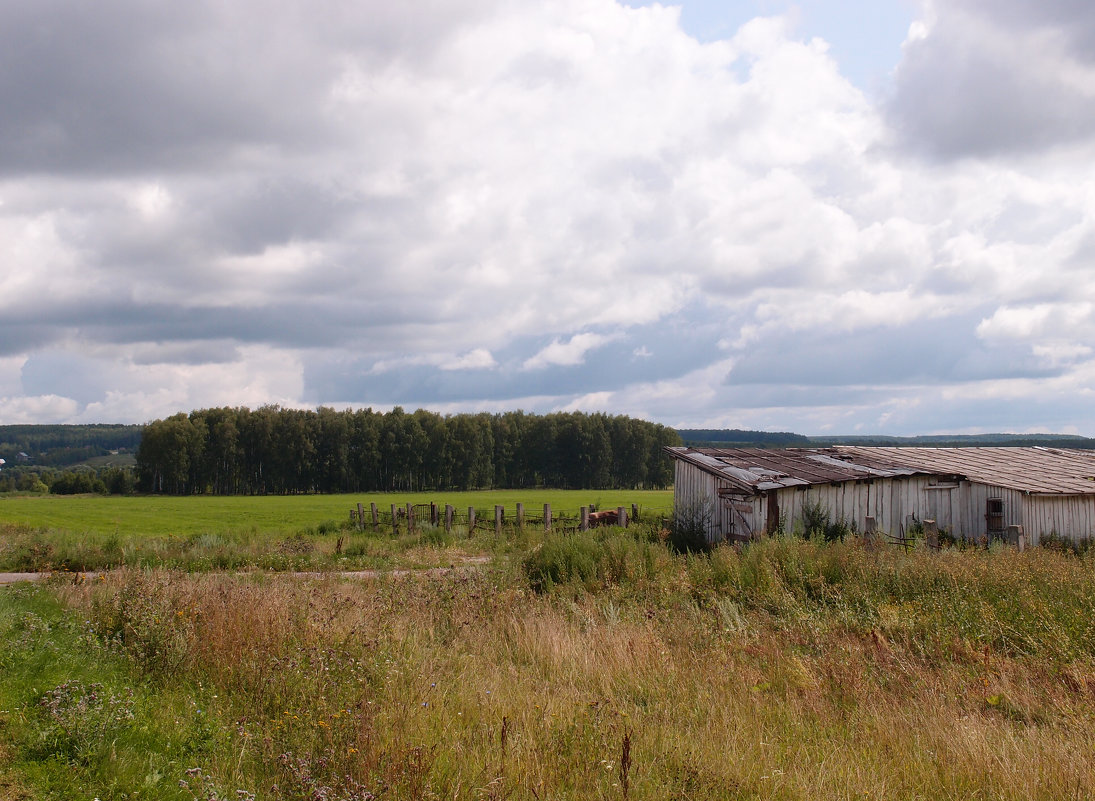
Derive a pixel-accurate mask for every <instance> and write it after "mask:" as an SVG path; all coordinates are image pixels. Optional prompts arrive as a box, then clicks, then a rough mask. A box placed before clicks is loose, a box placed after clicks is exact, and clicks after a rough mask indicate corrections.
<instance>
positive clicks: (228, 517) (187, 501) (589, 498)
mask: <svg viewBox="0 0 1095 801" xmlns="http://www.w3.org/2000/svg"><path fill="white" fill-rule="evenodd" d="M370 502H375V503H376V504H377V506H379V507H380V508H381V509H384V510H386V509H388V508H389V506H390V505H391V504H393V503H394V504H396V505H398V506H403V505H404V504H407V503H430V502H436V503H438V504H441V505H444V504H452V505H453V506H455V507H456V508H457V509H461V510H464V511H466V510H467V508H468V507H469V506H474V507H476V508H477V509H479V510H485V509H493V508H494V506H495V505H496V504H502V505H504V506H505V507H506V510H507V514H512V513H513V510H514V509H515V508H516V505H517V504H518V503H523V504H525V509H526V511H527V512H528V513H529V514H539V513H540V512H541V511H542V509H543V505H544V504H545V503H550V504H551V506H552V513H553V514H554V515H576V514H577V513H578V510H579V509H580V508H581V507H582V506H585V505H589V504H596V505H597V506H598V507H599V508H602V509H607V508H613V507H616V506H620V505H623V506H626V507H628V508H629V509H630V507H631V504H638V505H639V507H640V508H641V510H642V511H643V512H645V513H649V514H652V515H662V514H669V511H670V509H671V508H672V506H673V491H672V490H653V491H646V490H499V491H482V492H449V493H442V492H431V493H390V494H378V495H264V496H215V495H196V496H188V497H181V498H180V497H172V496H155V495H149V496H129V497H105V496H98V495H81V496H61V495H10V496H0V523H9V524H16V525H20V526H30V527H33V528H47V529H59V530H64V531H70V532H77V533H85V532H86V533H90V534H105V535H111V534H114V535H119V536H133V535H145V534H148V535H184V536H185V535H190V534H205V533H209V534H232V533H239V532H256V531H257V532H265V533H270V534H291V533H293V532H297V531H300V530H302V529H307V528H310V527H315V526H317V525H319V524H320V523H323V522H326V521H336V522H341V521H343V520H347V519H349V515H350V509H352V508H354V507H356V505H357V504H358V503H363V504H365V507H366V508H368V506H369V503H370Z"/></svg>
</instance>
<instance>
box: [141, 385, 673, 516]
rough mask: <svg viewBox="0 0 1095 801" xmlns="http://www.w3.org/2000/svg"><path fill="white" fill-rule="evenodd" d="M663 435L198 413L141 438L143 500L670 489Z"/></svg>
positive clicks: (659, 429) (668, 438) (522, 423)
mask: <svg viewBox="0 0 1095 801" xmlns="http://www.w3.org/2000/svg"><path fill="white" fill-rule="evenodd" d="M680 443H681V440H680V437H679V436H678V435H677V432H676V431H674V430H673V429H671V428H666V427H665V426H661V425H657V424H654V423H648V422H646V421H644V420H637V419H634V418H630V417H625V416H609V415H605V414H583V413H579V412H574V413H569V414H564V413H557V414H547V415H534V414H526V413H524V412H505V413H502V414H486V413H483V414H457V415H446V416H442V415H440V414H436V413H434V412H429V411H425V410H422V409H419V410H418V411H415V412H413V413H407V412H405V411H404V410H403V409H402V408H400V407H396V408H395V409H393V410H392V411H390V412H387V413H381V412H374V411H373V410H372V409H363V410H359V411H350V410H347V411H335V410H334V409H330V408H324V407H321V408H319V409H317V410H315V411H311V410H300V409H282V408H280V407H277V406H264V407H261V408H259V409H256V410H254V411H252V410H250V409H247V408H227V407H224V408H216V409H202V410H200V411H195V412H191V413H190V414H184V413H180V414H176V415H174V416H172V417H168V418H167V419H164V420H157V421H155V422H153V423H149V424H148V425H146V426H145V429H144V436H143V437H142V439H141V444H140V448H139V449H138V451H137V482H138V489H139V490H140V491H142V492H153V493H166V494H172V495H191V494H206V493H209V494H216V495H247V494H251V495H265V494H287V493H310V492H323V493H328V492H379V491H400V490H445V489H453V490H466V489H480V488H525V487H553V488H559V489H571V488H573V489H577V488H581V489H602V488H603V489H608V488H628V489H631V488H636V489H637V488H659V487H668V486H670V485H671V484H672V483H673V469H672V466H671V464H670V460H669V458H668V457H667V456H666V454H665V453H664V451H663V450H662V448H663V447H664V446H666V445H679V444H680Z"/></svg>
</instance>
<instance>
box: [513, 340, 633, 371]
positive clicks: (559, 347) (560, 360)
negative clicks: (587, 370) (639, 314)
mask: <svg viewBox="0 0 1095 801" xmlns="http://www.w3.org/2000/svg"><path fill="white" fill-rule="evenodd" d="M619 338H620V335H619V334H610V335H606V334H592V333H585V334H575V335H574V336H572V337H571V338H570V339H569V340H567V341H566V342H563V341H561V340H559V339H555V340H552V342H551V344H550V345H548V346H546V347H544V348H543V349H542V350H540V352H539V353H537V354H536V355H535V356H532V357H531V358H529V359H526V360H525V363H524V364H523V365H522V367H523V369H525V370H540V369H543V368H544V367H550V366H561V367H573V366H574V365H578V364H582V363H583V362H585V358H586V354H587V353H588V352H589V351H591V350H593V349H595V348H599V347H601V346H602V345H605V344H607V343H609V342H612V341H614V340H617V339H619Z"/></svg>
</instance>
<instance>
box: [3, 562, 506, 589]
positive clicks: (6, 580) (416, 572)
mask: <svg viewBox="0 0 1095 801" xmlns="http://www.w3.org/2000/svg"><path fill="white" fill-rule="evenodd" d="M489 562H490V557H489V556H472V557H469V558H468V559H465V560H463V561H461V562H460V564H453V565H449V566H448V567H423V568H407V567H394V568H391V569H389V570H297V571H293V572H284V573H283V572H277V571H272V570H255V571H252V572H237V573H235V575H237V576H252V575H264V576H294V577H295V578H330V577H336V576H337V577H339V578H349V579H377V578H381V577H382V576H389V577H402V576H444V575H447V574H449V573H458V572H461V571H467V570H478V569H479V568H480V567H482V566H483V565H485V564H488V563H489ZM209 572H219V571H209ZM52 575H53V573H0V586H5V585H7V584H17V583H18V582H20V581H44V580H45V579H48V578H50V577H51V576H52ZM60 575H63V576H66V577H69V578H71V579H72V580H73V581H90V580H92V579H95V578H98V577H99V576H100V575H103V571H97V570H89V571H87V572H85V573H75V572H73V573H62V574H60Z"/></svg>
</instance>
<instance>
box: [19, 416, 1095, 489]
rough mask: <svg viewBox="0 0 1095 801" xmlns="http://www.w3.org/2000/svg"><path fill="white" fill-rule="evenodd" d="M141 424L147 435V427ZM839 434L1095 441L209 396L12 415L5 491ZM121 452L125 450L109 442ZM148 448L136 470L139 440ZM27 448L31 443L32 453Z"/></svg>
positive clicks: (436, 466) (533, 483) (480, 476)
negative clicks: (146, 413) (114, 421)
mask: <svg viewBox="0 0 1095 801" xmlns="http://www.w3.org/2000/svg"><path fill="white" fill-rule="evenodd" d="M142 435H143V437H142ZM682 442H683V444H686V445H690V446H694V447H702V446H709V447H722V448H741V447H748V448H796V447H798V448H800V447H825V446H829V445H888V446H905V447H911V446H921V447H972V446H982V447H987V446H1001V445H1012V446H1030V445H1042V446H1048V447H1059V448H1089V449H1090V448H1095V439H1091V438H1088V437H1078V436H1073V435H1066V434H973V435H930V436H918V437H890V436H884V435H860V436H826V437H807V436H803V435H802V434H794V433H790V432H772V431H750V430H745V429H680V430H679V431H674V430H673V429H670V428H666V427H665V426H660V425H656V424H653V423H648V422H645V421H642V420H636V419H632V418H629V417H624V416H610V415H606V414H582V413H573V414H563V413H558V414H547V415H534V414H526V413H524V412H506V413H503V414H460V415H449V416H442V415H438V414H436V413H433V412H427V411H424V410H419V411H416V412H413V413H407V412H405V411H404V410H403V409H401V408H396V409H393V410H392V411H391V412H387V413H382V412H374V411H372V410H371V409H364V410H360V411H356V412H355V411H349V410H347V411H341V412H338V411H335V410H333V409H329V408H324V407H321V408H319V409H316V410H314V411H304V410H296V409H282V408H280V407H277V406H265V407H262V408H259V409H256V410H254V411H251V410H249V409H246V408H218V409H204V410H201V411H196V412H192V413H190V414H184V413H181V414H177V415H174V416H172V417H169V418H167V419H165V420H157V421H156V422H154V423H150V424H149V425H147V426H141V425H106V424H93V425H4V426H0V459H4V460H5V462H6V464H4V465H3V466H2V468H0V492H11V491H22V492H26V491H31V492H46V491H49V492H54V493H71V492H112V493H123V494H124V493H128V492H132V491H133V490H134V489H139V490H140V491H143V492H162V493H171V494H175V493H178V494H198V493H215V494H280V493H296V492H370V491H387V490H435V489H438V490H440V489H473V488H499V489H502V488H524V487H558V488H560V489H568V488H570V489H573V488H582V489H601V488H604V489H608V488H654V487H666V486H669V485H670V484H671V483H672V481H673V473H672V466H671V464H670V463H669V460H668V459H667V458H666V457H665V455H664V453H663V451H662V448H663V446H665V445H679V444H682ZM114 452H118V454H120V455H117V456H110V455H109V454H112V453H114ZM134 453H136V454H137V470H136V471H134V469H133V468H132V467H131V466H130V465H132V464H133V458H134V457H133V454H134ZM24 454H25V455H24Z"/></svg>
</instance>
